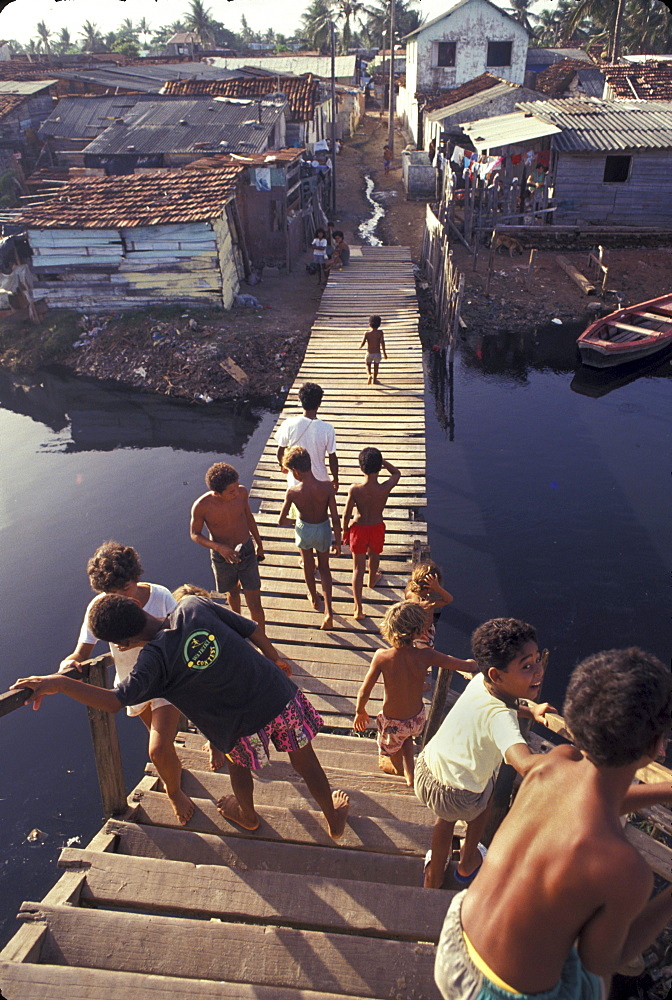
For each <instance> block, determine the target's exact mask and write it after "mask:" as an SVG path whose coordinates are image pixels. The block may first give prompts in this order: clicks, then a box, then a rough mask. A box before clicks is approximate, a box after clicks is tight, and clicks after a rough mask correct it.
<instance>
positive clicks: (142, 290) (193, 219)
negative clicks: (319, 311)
mask: <svg viewBox="0 0 672 1000" xmlns="http://www.w3.org/2000/svg"><path fill="white" fill-rule="evenodd" d="M241 170H242V167H241V166H239V165H237V164H229V165H227V166H220V167H216V168H214V167H213V168H212V169H209V170H206V171H204V170H190V169H185V170H181V171H162V172H158V171H157V172H147V173H143V174H137V175H128V176H121V177H80V178H78V179H76V180H72V181H69V182H67V183H66V184H64V185H63V186H62V187H61V188H60V189H59V191H58V193H57V194H52V195H50V196H48V197H45V198H44V199H42V200H40V201H39V202H38V203H36V204H33V205H28V206H27V207H26V208H25V209H24V211H23V213H22V215H21V220H20V221H21V224H22V225H24V226H25V228H26V230H27V233H28V240H29V242H30V247H31V249H32V253H33V260H32V268H33V272H34V275H35V298H36V299H39V298H46V301H47V304H48V305H49V306H53V307H67V308H71V309H85V310H87V311H88V312H92V311H100V310H109V309H114V310H120V309H133V308H137V307H139V306H149V305H159V304H160V305H167V304H169V303H175V302H179V303H183V304H185V305H200V306H205V305H217V306H223V307H224V308H225V309H228V308H230V306H231V305H232V303H233V299H234V296H235V295H236V293H237V292H238V289H239V286H240V280H241V278H242V277H243V276H244V274H245V272H246V271H248V270H249V265H248V262H247V251H246V248H245V242H244V238H243V233H242V227H241V225H240V221H239V218H238V213H237V210H236V202H235V189H236V183H237V181H238V178H239V176H240V173H241Z"/></svg>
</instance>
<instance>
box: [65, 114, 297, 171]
mask: <svg viewBox="0 0 672 1000" xmlns="http://www.w3.org/2000/svg"><path fill="white" fill-rule="evenodd" d="M287 115H288V110H287V101H286V99H285V98H284V97H280V96H279V97H277V98H275V99H274V100H263V99H261V100H255V101H248V100H238V99H236V98H229V97H214V98H209V97H191V98H182V99H179V98H176V99H172V98H159V99H158V100H156V101H146V102H145V103H138V104H137V105H135V106H134V107H133V108H131V109H130V110H129V111H128V112H127V113H126V114H125V115H123V116H122V118H121V120H117V121H114V122H113V123H112V124H111V125H110V126H109V127H108V128H106V129H105V131H104V132H101V134H100V135H99V136H98V137H97V138H96V139H94V140H93V141H92V142H90V143H89V144H88V145H87V146H85V147H84V149H83V150H82V152H81V153H80V154H79V157H81V159H80V164H79V165H82V166H85V167H103V168H104V169H105V172H106V173H108V174H127V173H133V171H134V170H135V169H136V168H137V167H172V166H182V165H184V164H186V163H189V162H191V161H192V160H194V159H197V158H198V157H200V156H202V155H203V153H204V152H206V151H208V150H212V151H213V152H220V153H243V154H244V153H262V152H263V151H264V150H266V149H282V148H283V147H284V146H285V145H286V140H285V123H286V119H287Z"/></svg>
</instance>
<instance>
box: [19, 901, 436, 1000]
mask: <svg viewBox="0 0 672 1000" xmlns="http://www.w3.org/2000/svg"><path fill="white" fill-rule="evenodd" d="M21 914H22V918H23V919H26V920H31V921H38V922H41V923H44V924H46V925H47V927H48V928H49V934H48V936H47V939H46V944H45V948H44V949H43V952H44V954H43V961H44V962H47V963H50V962H58V963H62V964H65V965H70V966H84V967H87V968H100V969H112V970H118V971H121V972H141V973H153V974H157V973H158V974H161V975H168V976H170V975H175V976H182V977H186V978H203V977H205V978H207V979H211V980H216V981H217V980H225V981H228V982H246V983H249V982H252V983H254V984H255V985H262V986H279V987H282V988H287V987H292V988H295V989H304V990H322V991H328V992H332V993H336V994H342V995H344V996H356V997H366V998H382V997H392V996H397V995H399V994H400V993H401V994H402V995H404V994H405V995H406V996H422V997H423V998H424V1000H440V994H439V991H438V989H437V988H436V987H435V986H434V976H433V966H434V957H435V949H434V947H433V945H431V944H428V943H422V942H420V943H418V942H406V941H384V940H381V941H377V942H376V945H375V947H373V948H372V947H371V941H370V939H368V938H364V939H362V940H360V939H358V938H357V937H355V936H353V935H349V934H323V933H320V932H318V931H301V930H294V929H293V928H289V927H284V928H275V927H255V926H248V925H245V924H225V923H218V922H205V921H198V922H195V921H193V920H188V919H186V918H184V917H160V916H149V917H148V916H147V915H145V914H142V915H139V914H134V913H112V912H107V911H104V910H83V909H75V908H73V907H66V906H63V907H46V906H43V905H41V904H39V903H24V904H23V905H22V907H21ZM195 941H198V947H197V948H196V947H194V942H195ZM101 942H104V947H101ZM206 956H207V957H206Z"/></svg>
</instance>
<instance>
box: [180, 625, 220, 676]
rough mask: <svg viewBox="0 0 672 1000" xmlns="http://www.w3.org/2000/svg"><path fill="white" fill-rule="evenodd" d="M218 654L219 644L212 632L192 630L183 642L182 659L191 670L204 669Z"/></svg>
mask: <svg viewBox="0 0 672 1000" xmlns="http://www.w3.org/2000/svg"><path fill="white" fill-rule="evenodd" d="M218 656H219V644H218V642H217V640H216V639H215V637H214V635H213V634H212V632H206V631H205V630H204V629H200V630H199V631H198V632H192V633H191V635H190V636H188V638H187V641H186V642H185V644H184V659H185V661H186V664H187V666H188V667H191V669H192V670H205V669H206V667H209V666H211V664H213V663H214V662H215V660H216V659H217V657H218Z"/></svg>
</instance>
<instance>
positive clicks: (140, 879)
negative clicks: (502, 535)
mask: <svg viewBox="0 0 672 1000" xmlns="http://www.w3.org/2000/svg"><path fill="white" fill-rule="evenodd" d="M370 313H379V314H380V315H381V316H382V317H383V327H384V330H385V335H386V340H387V342H388V349H389V355H390V358H389V361H387V362H383V364H382V365H381V372H380V374H381V384H380V385H379V386H375V387H371V386H367V385H365V381H366V378H365V368H364V360H363V358H364V355H363V352H360V351H358V350H357V347H358V344H359V341H360V340H361V337H362V333H363V331H364V329H365V328H366V323H367V318H368V315H369V314H370ZM307 380H310V381H316V382H318V383H319V384H321V385H322V386H323V387H324V389H325V398H324V402H323V404H322V407H321V409H320V416H322V417H324V419H326V420H329V421H331V422H333V423H334V424H335V426H336V436H337V453H338V456H339V460H340V466H341V475H340V480H341V482H342V484H343V486H344V487H345V486H347V484H348V483H349V482H351V481H352V480H353V479H354V478H356V476H357V475H358V468H357V455H358V453H359V451H360V450H361V448H363V447H365V446H366V445H368V444H374V445H376V446H378V447H380V448H381V450H382V452H383V454H384V455H386V456H388V457H389V458H390V460H391V461H392V462H393V463H394V464H395V465H398V466H399V467H400V468H401V470H402V473H403V478H402V480H401V483H400V485H399V487H398V488H397V489H396V490H395V491H394V492H393V494H392V498H391V501H390V504H389V506H388V508H387V512H386V522H387V526H388V534H387V538H386V547H385V552H384V555H383V560H382V563H381V568H382V570H383V572H384V585H383V586H379V587H377V588H376V589H375V590H365V605H364V610H365V613H366V616H367V617H366V618H365V619H364V620H363V621H361V622H355V621H354V620H353V619H352V617H350V615H351V611H352V595H351V591H350V575H351V567H350V565H349V560H346V559H345V558H343V559H341V560H334V561H333V568H334V610H335V628H334V630H333V631H331V632H324V631H321V630H320V628H319V626H320V624H321V619H322V615H321V614H318V613H317V612H314V611H313V609H312V607H311V606H310V605H309V604H308V603H307V601H306V596H305V584H304V582H303V578H302V574H301V570H300V568H299V564H298V558H297V550H296V548H295V546H294V541H293V532H291V531H290V530H288V529H285V528H279V527H277V524H276V522H277V517H278V513H279V509H280V504H281V500H282V498H283V496H284V491H285V479H284V476H282V475H281V473H280V471H279V469H278V467H277V461H276V455H275V453H276V446H275V443H274V441H273V439H271V440H270V441H269V442H268V444H267V446H266V449H265V451H264V454H263V456H262V459H261V461H260V462H259V465H258V467H257V470H256V474H255V479H254V485H253V491H252V492H253V496H254V497H255V498H256V499H257V501H258V502H259V505H260V510H259V515H258V522H259V524H260V528H261V533H262V536H263V537H264V542H265V548H266V553H267V556H266V561H265V562H264V563H263V566H262V588H263V602H264V606H265V608H266V612H267V617H268V633H269V635H270V637H271V638H272V640H273V641H274V642H275V643H276V644H277V645H278V646H279V648H280V650H281V652H282V654H283V656H285V658H286V659H288V660H289V661H290V662H291V664H292V667H293V670H294V676H295V678H296V680H297V681H298V683H299V684H300V685H301V686H302V687H303V688H304V689H305V690H306V692H307V693H308V694H309V697H310V699H311V701H312V702H313V703H314V704H315V706H316V707H317V708H318V709H319V711H320V712H321V714H322V715H323V717H324V719H325V722H326V724H327V726H328V727H329V728H330V730H331V732H330V733H329V734H324V733H321V734H320V735H319V736H318V737H317V738H316V740H315V748H316V751H317V753H318V756H319V758H320V760H321V762H322V764H323V766H324V768H325V771H326V772H327V774H328V776H329V779H330V781H331V784H332V787H334V788H343V789H344V790H346V791H347V792H348V793H349V795H350V802H351V815H350V819H349V822H348V826H347V829H346V833H345V836H344V837H343V839H342V840H341V841H339V842H338V844H335V843H334V841H332V840H331V839H330V838H329V836H328V835H327V832H326V829H325V826H324V823H323V819H322V816H321V813H319V812H318V811H317V809H316V806H315V803H314V802H313V800H312V799H311V798H310V797H309V796H308V795H307V792H306V790H305V788H304V786H303V783H302V781H301V779H299V777H298V775H297V774H296V773H295V772H294V771H293V769H292V768H291V766H290V765H289V763H288V761H287V760H286V758H284V757H281V758H280V759H278V760H276V761H275V762H274V763H273V764H271V766H270V767H268V768H266V769H265V770H264V771H263V772H262V773H261V774H260V775H259V776H258V777H257V778H256V791H255V800H256V803H257V805H258V808H259V813H260V816H261V820H262V822H261V827H260V829H259V830H258V831H256V832H255V833H247V832H245V831H244V830H241V829H240V828H238V827H235V826H233V825H232V824H229V823H228V822H227V821H226V820H224V819H223V818H222V816H221V815H220V814H219V813H218V811H217V809H216V807H215V801H216V800H217V799H218V798H219V797H221V796H222V795H224V794H227V793H229V792H230V791H231V787H230V783H229V779H228V776H227V775H225V774H221V773H217V774H215V773H213V772H212V771H210V770H208V757H207V755H206V753H205V752H204V751H203V749H202V743H203V738H202V737H200V736H199V735H198V734H197V733H191V732H184V733H179V734H178V737H177V741H176V743H177V746H178V751H179V754H180V757H181V760H182V763H183V766H184V775H183V787H184V790H185V791H186V792H187V794H188V795H190V796H191V798H192V799H193V801H194V803H195V806H196V808H195V813H194V816H193V818H192V819H191V820H190V821H189V823H188V824H187V826H186V827H179V826H177V824H176V820H175V816H174V813H173V811H172V808H171V807H170V805H169V803H168V800H167V797H166V795H165V794H164V793H163V792H162V791H161V790H160V786H159V782H158V777H157V774H156V772H155V770H154V769H153V767H152V765H148V766H147V768H146V774H145V777H144V778H143V779H142V780H141V781H140V783H139V785H138V786H137V787H136V789H135V790H134V791H133V792H132V794H131V795H130V797H129V799H128V804H127V806H126V807H125V808H123V809H121V808H120V809H119V810H117V814H116V815H114V816H113V817H112V818H111V819H109V820H108V821H107V823H106V824H105V826H104V827H103V829H102V830H101V831H100V832H99V833H98V834H97V835H96V836H95V837H94V839H93V840H92V841H91V843H90V844H89V845H88V846H87V847H86V848H85V849H81V850H80V849H74V848H66V849H64V850H63V851H62V852H61V856H60V859H59V866H60V867H61V868H63V869H65V873H64V875H63V876H62V878H61V879H60V881H59V882H58V883H57V884H56V885H55V887H54V888H53V889H52V890H51V891H50V892H49V893H48V894H47V896H46V897H45V898H44V899H43V900H42V902H26V903H24V904H23V905H22V907H21V914H20V917H21V918H22V919H23V924H22V927H21V929H20V930H19V931H18V933H17V934H16V935H15V936H14V938H13V939H12V940H11V941H10V942H9V944H8V945H7V947H6V948H5V949H4V951H3V952H2V953H1V954H0V989H2V991H4V995H5V996H6V998H7V1000H66V998H67V1000H92V998H96V1000H99V998H101V997H104V998H105V1000H122V997H123V998H124V1000H126V997H127V996H129V995H132V996H133V997H134V998H135V1000H156V998H157V997H161V998H162V1000H163V998H166V1000H169V998H175V1000H190V998H193V1000H196V998H198V1000H337V998H341V997H349V998H362V1000H363V998H367V1000H425V998H427V1000H439V993H438V991H437V989H436V987H435V985H434V977H433V963H434V947H435V943H436V941H437V939H438V935H439V932H440V928H441V925H442V922H443V917H444V915H445V912H446V909H447V906H448V903H449V900H450V897H451V892H450V891H447V892H446V891H444V892H440V891H436V890H425V889H422V888H421V882H422V857H423V855H424V853H425V850H426V848H427V846H428V842H429V837H430V826H431V823H432V816H431V815H430V813H429V812H428V811H427V810H426V809H425V808H424V807H423V806H421V805H420V803H419V802H418V800H417V799H416V798H415V796H414V795H413V793H412V792H411V791H409V790H408V789H407V788H406V786H405V784H404V782H403V780H402V779H395V778H391V777H387V776H385V775H383V774H381V773H380V772H378V771H377V767H376V764H377V760H376V758H377V750H376V745H375V743H373V742H371V741H370V740H366V739H361V738H357V737H353V736H349V735H346V734H347V733H349V732H350V731H351V723H352V717H353V714H354V699H355V695H356V691H357V688H358V687H359V684H360V682H361V679H362V677H363V675H364V673H365V671H366V669H367V667H368V664H369V662H370V658H371V655H372V652H373V650H375V648H376V647H377V646H378V645H379V642H380V640H379V638H378V633H377V627H378V624H379V620H380V618H381V616H382V614H383V613H384V611H385V608H386V607H387V606H388V605H389V604H390V602H392V601H396V600H399V599H400V598H401V597H402V595H403V588H404V584H405V582H406V580H407V578H408V574H409V571H410V567H411V563H412V560H413V557H414V554H415V555H416V556H417V555H418V554H422V553H424V552H425V551H426V545H427V537H426V525H425V523H424V521H423V520H422V519H421V515H422V509H423V507H424V505H425V445H424V408H423V374H422V360H421V352H420V349H419V343H418V338H417V307H416V300H415V291H414V283H413V275H412V270H411V263H410V257H409V253H408V251H407V250H405V249H403V248H398V247H380V248H375V249H373V248H362V250H361V255H360V252H355V253H353V257H352V259H351V265H350V267H349V268H348V270H347V271H344V272H342V273H337V274H335V275H334V276H333V278H332V279H331V280H330V282H329V285H328V286H327V289H326V291H325V293H324V296H323V299H322V303H321V306H320V310H319V313H318V315H317V318H316V322H315V325H314V328H313V333H312V336H311V338H310V342H309V345H308V349H307V351H306V356H305V361H304V363H303V365H302V367H301V369H300V371H299V373H298V377H297V380H296V384H295V386H294V388H293V391H292V392H291V393H290V396H289V398H288V401H287V405H286V407H285V409H284V410H283V412H282V414H281V415H280V418H279V420H283V419H284V418H285V417H287V416H290V415H293V414H294V413H296V412H297V407H298V403H297V400H296V389H297V387H298V385H300V384H301V383H302V382H304V381H307ZM344 496H345V490H344V489H341V491H340V492H339V498H340V501H339V502H340V505H341V506H342V504H343V498H344ZM23 697H24V693H23V692H11V693H10V694H9V695H0V701H2V699H6V700H12V701H13V702H16V704H18V703H19V699H20V698H23ZM371 702H372V704H371V705H370V706H369V709H370V712H371V714H372V715H374V714H375V712H376V711H377V710H378V709H379V706H380V704H381V691H380V689H377V690H375V691H374V693H373V696H372V699H371ZM7 710H9V709H8V708H3V706H2V705H0V715H2V714H4V712H5V711H7ZM100 724H101V725H102V724H103V723H102V722H101V723H100ZM562 726H563V723H562V720H561V719H560V718H558V719H557V722H556V727H555V728H556V729H558V731H559V732H560V733H562V734H563V735H567V734H566V732H565V731H564V730H563V729H562ZM531 740H532V745H533V748H536V749H538V750H544V749H547V748H548V744H547V743H545V742H544V741H543V740H540V739H539V738H538V737H532V738H531ZM95 742H96V741H95V740H94V746H95ZM97 756H98V758H100V756H101V755H100V753H98V755H97ZM103 758H104V755H103ZM99 769H100V770H102V771H104V769H105V759H103V761H102V763H100V761H99ZM663 774H664V775H665V776H666V778H665V779H663V780H670V777H672V776H671V775H670V772H669V771H666V770H665V769H664V768H661V767H660V766H659V765H651V766H650V768H648V769H646V773H642V774H641V777H642V779H643V780H661V777H662V775H663ZM110 811H111V810H110ZM647 819H648V820H649V822H650V823H651V824H652V825H653V826H654V827H656V828H657V829H659V830H662V831H663V832H664V833H666V834H668V835H669V834H672V815H671V814H670V813H669V812H668V811H667V810H663V809H656V810H648V813H647ZM629 829H630V834H631V838H632V840H633V842H634V843H636V844H637V846H638V847H639V848H640V850H642V852H643V853H644V855H645V857H646V859H647V861H648V862H649V863H650V864H651V865H652V867H653V868H654V870H655V871H657V872H658V873H659V874H661V875H663V876H664V877H665V878H667V879H668V881H672V852H671V851H670V850H669V849H668V848H667V847H665V846H664V845H663V844H660V843H658V842H657V841H656V840H654V839H653V838H652V837H647V836H646V835H645V834H644V833H643V832H642V831H641V830H636V829H635V828H633V827H630V828H629Z"/></svg>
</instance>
